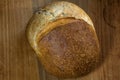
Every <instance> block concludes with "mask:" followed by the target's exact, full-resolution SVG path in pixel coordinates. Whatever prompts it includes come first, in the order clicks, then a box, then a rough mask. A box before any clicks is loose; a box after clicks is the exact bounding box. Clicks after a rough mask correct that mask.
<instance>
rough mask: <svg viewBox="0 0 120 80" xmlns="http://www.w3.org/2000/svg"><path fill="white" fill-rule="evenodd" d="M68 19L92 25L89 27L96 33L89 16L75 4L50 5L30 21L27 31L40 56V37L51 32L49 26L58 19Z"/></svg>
mask: <svg viewBox="0 0 120 80" xmlns="http://www.w3.org/2000/svg"><path fill="white" fill-rule="evenodd" d="M68 17H72V18H74V19H77V20H79V19H81V20H83V21H85V22H86V23H88V24H89V25H90V26H89V27H91V28H92V29H93V30H94V31H95V29H94V26H93V23H92V21H91V19H90V18H89V16H88V15H87V14H86V13H85V12H84V11H83V10H82V9H81V8H80V7H78V6H76V5H75V4H73V3H70V2H65V1H58V2H54V3H52V4H49V5H48V6H46V7H45V8H43V9H41V10H40V11H38V12H37V13H36V14H34V15H33V17H32V18H31V20H30V21H29V24H28V26H27V30H26V32H27V37H28V40H29V43H30V44H31V46H32V47H33V49H34V50H35V52H36V53H37V54H38V55H39V56H41V53H40V51H39V50H38V44H37V42H38V40H39V37H40V35H43V33H44V31H47V30H48V31H49V29H50V28H51V27H50V26H47V25H48V24H49V23H52V22H54V21H56V20H58V19H61V18H68ZM45 29H47V30H45Z"/></svg>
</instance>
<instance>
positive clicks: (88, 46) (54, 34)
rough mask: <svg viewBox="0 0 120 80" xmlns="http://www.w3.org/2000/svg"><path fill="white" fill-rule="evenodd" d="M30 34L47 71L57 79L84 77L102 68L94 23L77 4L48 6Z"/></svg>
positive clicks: (36, 16) (32, 22)
mask: <svg viewBox="0 0 120 80" xmlns="http://www.w3.org/2000/svg"><path fill="white" fill-rule="evenodd" d="M26 33H27V37H28V40H29V43H30V45H31V46H32V48H33V49H34V51H35V52H36V54H37V55H38V57H39V59H40V61H41V63H42V64H43V66H44V68H45V70H46V71H47V72H49V73H51V74H53V75H54V76H57V77H60V78H73V77H80V76H83V75H86V74H88V73H89V72H91V71H92V70H93V69H95V68H96V66H97V65H98V64H99V60H100V53H99V52H100V48H99V43H98V39H97V35H96V32H95V28H94V26H93V23H92V21H91V19H90V18H89V16H88V15H87V14H86V13H85V12H84V11H83V10H82V9H81V8H80V7H78V6H76V5H75V4H73V3H70V2H65V1H58V2H54V3H51V4H49V5H47V6H46V7H45V8H43V9H41V10H40V11H38V12H37V13H35V14H34V15H33V17H32V18H31V20H30V22H29V24H28V26H27V29H26Z"/></svg>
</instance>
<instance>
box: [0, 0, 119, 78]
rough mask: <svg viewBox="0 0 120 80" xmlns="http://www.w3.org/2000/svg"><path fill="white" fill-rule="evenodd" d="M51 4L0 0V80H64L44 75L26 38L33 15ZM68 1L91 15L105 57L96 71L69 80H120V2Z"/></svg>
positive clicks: (37, 1) (115, 0)
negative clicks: (27, 26)
mask: <svg viewBox="0 0 120 80" xmlns="http://www.w3.org/2000/svg"><path fill="white" fill-rule="evenodd" d="M52 1H57V0H0V80H63V79H58V78H56V77H54V76H52V75H49V74H48V73H47V72H45V71H44V69H43V68H42V66H41V64H40V62H39V61H38V60H37V57H36V55H35V53H34V51H33V50H32V48H31V47H30V45H29V44H28V41H27V39H26V35H25V29H26V25H27V23H28V21H29V19H30V18H31V16H32V14H33V13H34V12H36V11H37V10H38V9H39V8H41V7H43V6H44V5H46V4H48V3H50V2H52ZM66 1H70V2H73V3H75V4H77V5H78V6H80V7H81V8H83V9H84V10H85V11H86V12H87V13H88V14H89V16H90V17H91V19H92V20H93V22H94V25H95V28H96V32H97V35H98V38H99V42H100V45H101V54H102V55H103V57H102V60H101V62H103V63H102V64H101V66H100V67H99V68H97V69H96V70H95V71H93V72H92V73H90V74H88V75H86V76H84V77H81V78H76V79H66V80H120V0H66Z"/></svg>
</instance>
